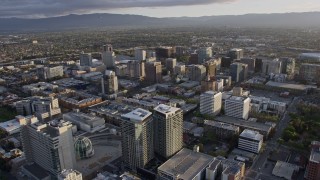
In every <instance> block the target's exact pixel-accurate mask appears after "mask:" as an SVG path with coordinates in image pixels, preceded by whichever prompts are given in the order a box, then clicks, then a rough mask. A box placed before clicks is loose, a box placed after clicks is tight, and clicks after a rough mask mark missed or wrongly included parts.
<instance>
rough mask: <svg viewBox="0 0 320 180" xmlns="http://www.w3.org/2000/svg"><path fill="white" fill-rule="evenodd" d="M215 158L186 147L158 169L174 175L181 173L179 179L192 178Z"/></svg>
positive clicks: (186, 179)
mask: <svg viewBox="0 0 320 180" xmlns="http://www.w3.org/2000/svg"><path fill="white" fill-rule="evenodd" d="M213 160H214V157H212V156H209V155H206V154H203V153H199V152H194V151H192V150H190V149H186V148H184V149H182V150H181V151H179V152H178V153H177V154H176V155H174V156H173V157H172V158H170V159H169V160H167V161H166V162H165V163H164V164H162V165H161V166H160V167H159V168H158V170H160V171H164V172H166V173H169V174H172V175H173V176H178V175H179V179H184V180H189V179H190V180H191V179H193V178H194V177H195V176H196V175H197V174H198V173H199V172H200V171H202V170H203V169H205V168H206V167H208V166H209V164H210V163H211V162H212V161H213Z"/></svg>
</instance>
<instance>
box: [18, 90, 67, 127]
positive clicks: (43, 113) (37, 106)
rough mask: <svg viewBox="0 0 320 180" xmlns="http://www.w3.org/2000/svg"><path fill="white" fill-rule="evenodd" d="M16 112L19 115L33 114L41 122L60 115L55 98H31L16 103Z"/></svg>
mask: <svg viewBox="0 0 320 180" xmlns="http://www.w3.org/2000/svg"><path fill="white" fill-rule="evenodd" d="M16 110H17V114H19V115H24V116H25V115H32V114H34V115H36V116H37V118H38V119H39V120H41V121H42V120H45V119H50V118H52V117H54V116H56V115H59V114H60V113H61V109H60V107H59V102H58V99H57V98H54V97H40V96H32V97H29V98H26V99H24V100H21V101H18V102H16Z"/></svg>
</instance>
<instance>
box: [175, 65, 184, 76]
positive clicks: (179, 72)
mask: <svg viewBox="0 0 320 180" xmlns="http://www.w3.org/2000/svg"><path fill="white" fill-rule="evenodd" d="M173 73H174V75H185V74H186V65H184V64H178V65H176V66H175V67H174V71H173Z"/></svg>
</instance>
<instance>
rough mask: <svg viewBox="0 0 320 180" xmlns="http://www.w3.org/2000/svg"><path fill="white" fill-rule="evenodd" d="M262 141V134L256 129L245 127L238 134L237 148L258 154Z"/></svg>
mask: <svg viewBox="0 0 320 180" xmlns="http://www.w3.org/2000/svg"><path fill="white" fill-rule="evenodd" d="M262 143H263V135H261V134H260V133H259V132H257V131H252V130H249V129H245V130H244V131H243V132H242V133H241V134H240V136H239V142H238V148H239V149H242V150H245V151H249V152H253V153H257V154H258V153H259V152H260V149H261V146H262Z"/></svg>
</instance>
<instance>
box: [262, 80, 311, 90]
mask: <svg viewBox="0 0 320 180" xmlns="http://www.w3.org/2000/svg"><path fill="white" fill-rule="evenodd" d="M266 86H272V87H278V88H283V89H293V90H299V91H305V90H307V89H309V88H317V87H316V86H310V85H303V84H289V83H280V82H273V81H269V82H267V84H266Z"/></svg>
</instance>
